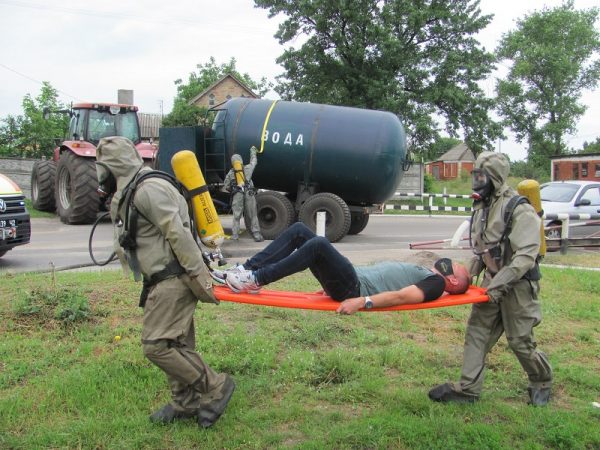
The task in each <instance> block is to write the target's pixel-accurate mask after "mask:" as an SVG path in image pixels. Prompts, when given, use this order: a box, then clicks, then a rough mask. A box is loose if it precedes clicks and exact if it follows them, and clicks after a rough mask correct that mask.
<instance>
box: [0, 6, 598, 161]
mask: <svg viewBox="0 0 600 450" xmlns="http://www.w3.org/2000/svg"><path fill="white" fill-rule="evenodd" d="M560 4H562V0H503V1H497V0H482V1H481V3H480V8H481V10H482V13H484V14H494V19H493V21H492V23H491V24H490V25H489V26H488V27H487V28H486V29H485V30H483V31H482V32H481V33H480V35H479V40H480V42H481V43H482V45H483V46H484V47H485V48H486V49H487V50H489V51H492V50H493V49H494V48H495V47H496V45H497V43H498V41H499V39H500V37H501V36H502V34H503V33H506V32H507V31H510V30H511V29H514V28H515V26H516V20H517V19H519V18H523V16H524V15H526V14H528V13H531V12H532V11H534V10H539V9H541V8H542V7H544V6H547V7H554V6H559V5H560ZM593 6H598V0H575V7H576V8H578V9H581V8H590V7H593ZM280 20H281V18H272V19H269V18H268V14H267V11H266V10H263V9H257V8H254V2H253V1H252V0H177V1H170V2H165V1H164V0H160V1H158V0H143V1H142V0H128V1H123V0H103V1H102V2H89V1H85V0H83V1H82V0H60V1H58V0H0V118H3V117H5V116H6V115H8V114H11V115H19V114H22V108H21V103H22V100H23V97H24V96H25V95H26V94H31V95H32V96H33V97H35V96H37V95H38V94H39V92H40V88H41V82H42V81H48V82H50V84H51V85H52V87H54V88H55V89H57V90H58V91H59V100H60V101H62V102H64V103H70V102H79V101H97V102H116V101H117V91H118V90H119V89H131V90H133V91H134V103H135V104H136V105H138V106H139V107H140V111H141V112H147V113H164V114H167V113H168V112H169V111H170V110H171V108H172V105H173V99H174V97H175V94H176V86H175V84H174V82H175V80H177V79H180V78H181V79H183V80H184V81H185V80H187V78H188V76H189V74H190V73H191V72H193V71H195V70H196V66H197V65H198V64H204V63H206V62H208V61H209V58H210V57H211V56H213V57H215V59H216V61H217V63H218V64H221V63H225V62H228V61H229V59H230V58H231V57H234V58H235V59H236V61H237V69H238V70H239V71H240V72H242V73H248V74H249V75H250V76H251V77H252V78H253V79H255V80H258V79H260V78H262V77H263V76H264V77H266V78H267V79H269V80H271V81H275V76H277V75H279V74H281V73H282V72H283V69H282V68H281V66H279V65H278V64H277V63H276V62H275V60H276V58H277V57H278V56H279V55H281V53H282V52H283V49H284V48H283V47H282V46H281V45H279V43H278V42H277V40H276V39H275V38H274V37H273V35H274V34H275V32H276V31H277V26H278V24H279V21H280ZM300 44H301V42H296V43H293V44H292V45H295V46H296V47H298V46H299V45H300ZM505 73H506V66H504V67H503V66H499V68H498V70H497V71H496V72H495V73H494V74H493V76H492V77H491V78H490V79H489V80H486V81H485V82H483V86H484V89H485V91H486V94H487V95H489V96H492V95H493V92H494V86H495V78H494V77H497V76H503V75H504V74H505ZM267 97H268V98H273V99H274V98H277V94H275V93H274V92H270V93H269V94H267ZM582 102H583V103H584V104H585V105H586V106H587V107H588V110H587V112H586V114H585V116H584V117H583V118H582V119H581V120H580V122H579V126H578V130H577V132H576V133H575V134H574V135H573V136H568V137H567V139H566V140H567V144H568V145H569V146H570V147H574V148H580V147H581V145H582V144H583V142H584V141H587V142H592V141H594V140H595V139H596V137H598V136H600V126H599V125H598V123H599V121H598V117H600V87H598V88H597V89H595V90H594V91H591V92H590V91H586V92H585V93H584V95H583V97H582ZM506 134H507V139H506V140H503V141H498V142H496V150H500V151H502V152H505V153H507V154H508V155H509V156H510V158H511V159H512V160H520V159H524V158H525V156H526V150H525V146H524V145H523V144H519V143H517V142H516V141H515V140H514V138H513V137H512V136H511V135H510V133H509V132H508V131H506Z"/></svg>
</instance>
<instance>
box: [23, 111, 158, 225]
mask: <svg viewBox="0 0 600 450" xmlns="http://www.w3.org/2000/svg"><path fill="white" fill-rule="evenodd" d="M137 110H138V108H137V106H131V105H120V104H111V103H79V104H75V105H73V106H72V107H71V109H69V110H63V111H58V112H64V113H67V114H69V116H70V117H71V121H70V123H69V131H68V134H67V137H66V139H65V140H64V141H63V142H62V143H61V144H60V145H59V146H58V147H56V148H55V149H54V156H53V158H52V160H51V161H37V162H36V163H35V164H34V166H33V172H32V174H31V200H32V203H33V207H34V208H35V209H38V210H40V211H54V210H56V211H57V213H58V215H59V216H60V219H61V220H62V221H63V222H64V223H68V224H86V223H93V222H94V221H95V220H96V215H97V213H98V211H99V209H100V207H101V205H103V204H104V201H105V200H106V199H102V198H101V197H100V196H99V195H98V193H97V191H96V189H97V188H98V181H97V178H96V167H95V164H94V163H95V161H96V146H97V145H98V142H99V141H100V139H102V138H103V137H107V136H125V137H127V138H129V139H130V140H131V141H132V142H133V143H134V144H135V146H136V148H137V150H138V152H139V153H140V155H141V156H142V158H143V159H144V161H145V162H146V164H148V165H152V163H153V161H154V158H155V155H156V151H157V147H156V145H154V144H152V143H151V142H150V143H148V142H142V141H141V137H140V125H139V121H138V116H137Z"/></svg>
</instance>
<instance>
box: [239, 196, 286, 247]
mask: <svg viewBox="0 0 600 450" xmlns="http://www.w3.org/2000/svg"><path fill="white" fill-rule="evenodd" d="M256 211H257V215H258V223H259V224H260V233H261V234H262V235H263V237H264V238H265V239H268V240H272V239H275V238H276V237H277V236H279V235H280V234H281V233H283V232H284V231H285V230H286V229H287V228H288V227H289V226H290V225H291V224H292V223H294V221H295V219H296V212H295V211H294V205H292V202H290V201H289V200H288V199H287V198H286V197H285V196H284V195H283V194H280V193H279V192H275V191H263V192H259V193H258V194H256ZM249 225H250V224H248V223H247V224H246V229H247V230H250V227H249Z"/></svg>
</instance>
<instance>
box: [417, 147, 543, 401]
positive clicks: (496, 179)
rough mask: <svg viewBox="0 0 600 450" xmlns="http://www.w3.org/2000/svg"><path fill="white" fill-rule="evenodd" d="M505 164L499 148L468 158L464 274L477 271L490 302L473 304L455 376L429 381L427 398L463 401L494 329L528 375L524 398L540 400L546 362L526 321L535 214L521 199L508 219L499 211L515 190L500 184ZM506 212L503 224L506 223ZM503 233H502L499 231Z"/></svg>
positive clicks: (477, 383) (533, 278)
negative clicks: (470, 197) (469, 211)
mask: <svg viewBox="0 0 600 450" xmlns="http://www.w3.org/2000/svg"><path fill="white" fill-rule="evenodd" d="M509 170H510V165H509V162H508V160H507V158H506V157H505V156H504V155H502V154H499V153H494V152H483V153H481V154H480V155H479V157H478V158H477V160H476V162H475V168H474V170H473V188H474V190H475V194H474V198H475V199H476V200H475V201H474V204H473V209H474V213H473V217H472V220H471V241H472V246H473V252H474V254H475V256H474V257H473V258H472V259H471V261H470V263H469V266H468V267H469V272H470V274H471V276H479V275H480V274H481V273H482V272H483V281H482V286H483V287H486V288H487V293H488V296H489V299H490V301H489V302H487V303H480V304H475V305H473V307H472V310H471V315H470V317H469V321H468V324H467V331H466V336H465V345H464V359H463V367H462V373H461V377H460V381H459V382H458V383H446V384H443V385H440V386H437V387H435V388H434V389H432V390H431V391H430V392H429V397H430V398H431V399H432V400H435V401H443V402H446V401H458V402H471V401H474V400H477V399H478V398H479V395H480V393H481V391H482V388H483V380H484V374H485V360H486V356H487V353H488V352H489V351H490V350H491V349H492V347H493V346H494V345H495V344H496V342H497V341H498V339H499V338H500V336H501V335H502V333H505V334H506V339H507V341H508V346H509V347H510V349H511V350H512V351H513V353H514V354H515V356H516V357H517V359H518V360H519V363H520V364H521V367H523V369H524V370H525V372H526V373H527V376H528V378H529V387H528V392H529V397H530V403H531V404H533V405H537V406H543V405H545V404H546V403H547V402H548V400H549V397H550V388H551V385H552V369H551V367H550V363H549V361H548V358H547V357H546V355H545V354H544V353H542V352H541V351H539V350H538V349H537V348H536V347H537V346H536V341H535V339H534V336H533V328H534V327H535V326H537V325H538V324H539V323H540V322H541V320H542V314H541V309H540V303H539V300H538V293H539V279H540V274H539V266H538V261H537V259H538V254H539V248H540V233H539V229H540V218H539V217H538V215H537V214H536V212H535V210H534V208H533V207H532V206H531V205H530V204H528V203H521V204H518V205H517V206H516V207H515V209H514V211H513V214H512V220H510V218H508V217H505V212H506V210H507V207H508V205H509V202H510V200H511V198H513V197H514V196H516V195H517V193H516V192H515V191H514V190H513V189H512V188H511V187H509V186H508V185H507V184H506V180H507V179H508V174H509ZM507 219H508V228H507ZM503 236H504V238H503Z"/></svg>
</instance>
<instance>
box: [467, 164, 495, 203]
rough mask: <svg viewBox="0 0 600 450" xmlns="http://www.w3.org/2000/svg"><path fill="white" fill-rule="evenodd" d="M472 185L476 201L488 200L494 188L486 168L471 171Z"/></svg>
mask: <svg viewBox="0 0 600 450" xmlns="http://www.w3.org/2000/svg"><path fill="white" fill-rule="evenodd" d="M471 187H472V188H473V198H474V199H475V201H481V200H483V201H487V200H488V199H489V198H490V195H491V194H492V191H493V190H494V185H493V184H492V179H491V178H490V176H489V175H488V173H487V171H486V170H485V169H473V172H471Z"/></svg>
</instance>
